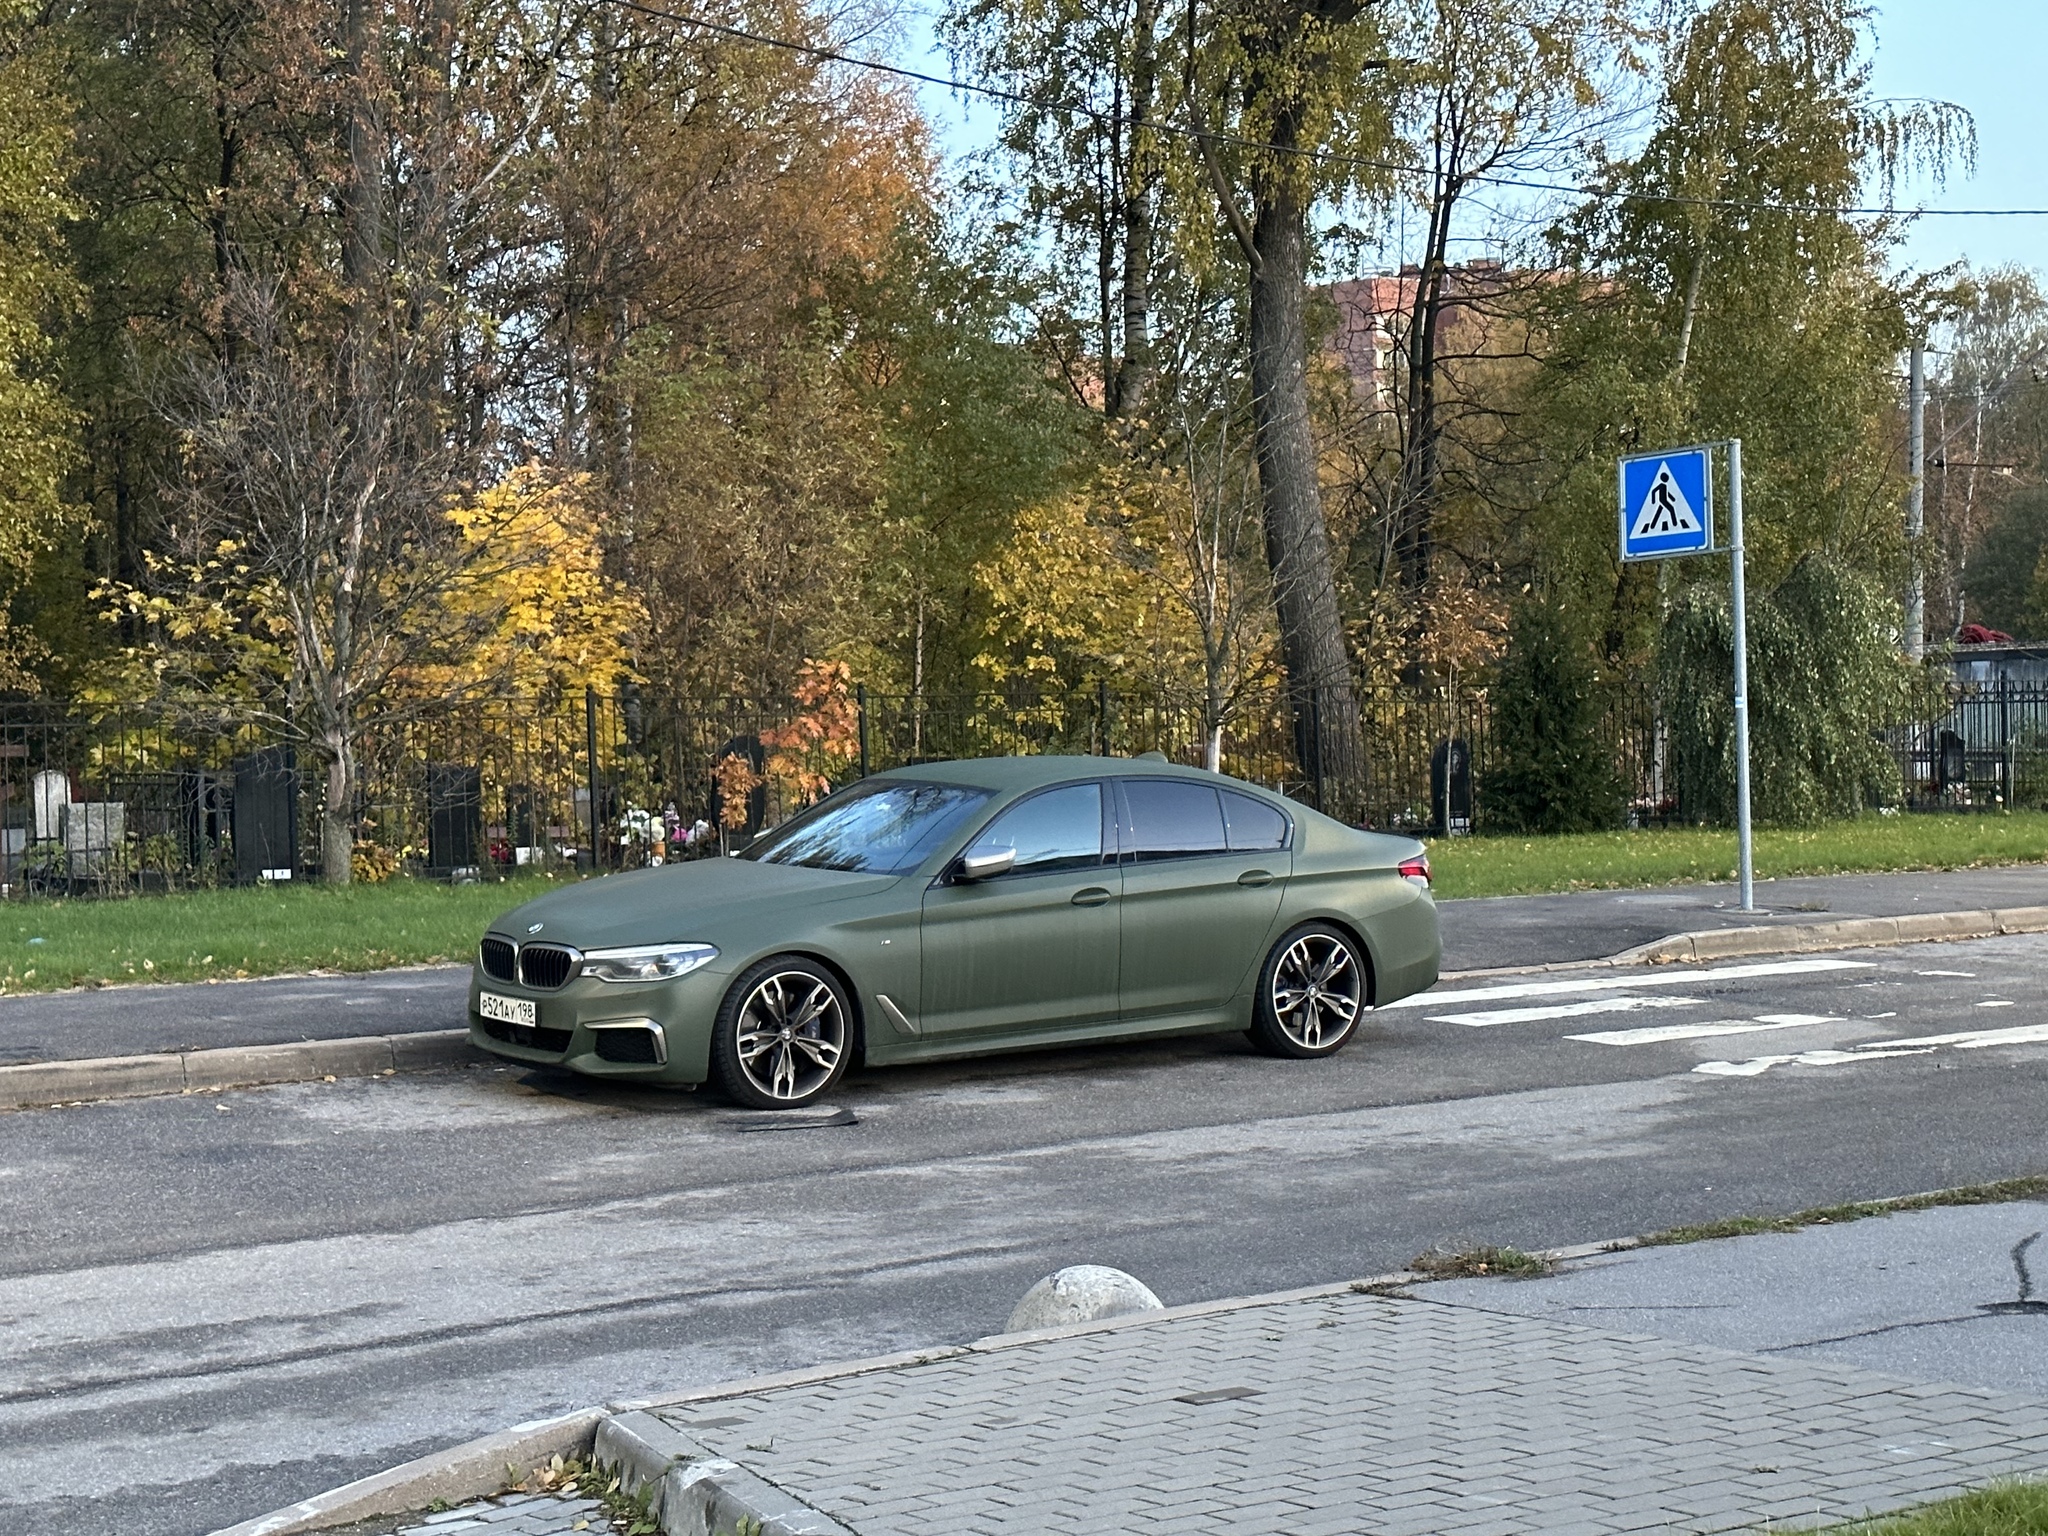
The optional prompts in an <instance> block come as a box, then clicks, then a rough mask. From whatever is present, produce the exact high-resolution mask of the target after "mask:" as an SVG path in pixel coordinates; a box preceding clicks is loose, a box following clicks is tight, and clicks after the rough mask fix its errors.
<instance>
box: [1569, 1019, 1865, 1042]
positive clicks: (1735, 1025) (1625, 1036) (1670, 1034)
mask: <svg viewBox="0 0 2048 1536" xmlns="http://www.w3.org/2000/svg"><path fill="white" fill-rule="evenodd" d="M1841 1022H1842V1021H1841V1020H1840V1019H1838V1018H1837V1017H1835V1016H1834V1015H1833V1014H1829V1013H1762V1014H1758V1015H1757V1016H1756V1017H1755V1018H1753V1019H1710V1020H1703V1021H1701V1022H1700V1023H1697V1024H1659V1025H1652V1026H1650V1027H1648V1028H1644V1029H1610V1030H1606V1031H1603V1032H1602V1033H1599V1034H1592V1035H1566V1036H1565V1039H1567V1040H1584V1041H1587V1042H1589V1043H1590V1044H1593V1045H1662V1044H1664V1043H1665V1042H1666V1041H1668V1040H1708V1039H1712V1038H1713V1037H1714V1036H1716V1035H1747V1034H1754V1033H1756V1032H1757V1031H1759V1030H1765V1029H1803V1028H1805V1027H1807V1026H1808V1025H1813V1024H1839V1023H1841Z"/></svg>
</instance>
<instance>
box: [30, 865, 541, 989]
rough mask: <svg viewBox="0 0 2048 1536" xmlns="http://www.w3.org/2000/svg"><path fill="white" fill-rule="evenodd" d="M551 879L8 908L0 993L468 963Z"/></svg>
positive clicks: (265, 890)
mask: <svg viewBox="0 0 2048 1536" xmlns="http://www.w3.org/2000/svg"><path fill="white" fill-rule="evenodd" d="M552 884H553V882H551V881H549V880H548V879H547V878H546V877H543V876H533V877H523V878H520V879H517V880H508V881H505V882H502V883H486V884H480V885H456V886H449V885H440V884H436V883H432V882H428V881H425V880H393V881H390V882H389V883H388V884H384V885H354V886H346V887H343V888H342V889H339V890H329V889H326V888H324V887H321V886H317V885H307V886H261V887H258V888H256V889H254V890H229V891H195V892H192V893H189V894H184V895H176V896H137V897H132V898H128V899H121V900H107V901H10V902H8V903H6V904H5V905H4V906H0V991H5V992H43V991H49V990H52V989H54V988H58V987H70V986H78V985H81V984H83V985H98V984H101V983H106V982H128V981H202V980H210V979H226V978H230V977H241V976H274V975H277V974H279V973H281V972H288V971H307V970H339V971H374V970H383V969H385V968H387V967H389V966H394V965H422V964H426V963H428V962H430V961H435V960H465V959H467V958H468V957H469V955H470V953H471V951H472V950H473V949H474V948H475V946H476V941H477V938H478V936H479V935H480V934H482V932H483V931H484V927H485V925H486V924H487V923H489V922H490V920H491V919H492V918H494V917H496V916H497V915H498V914H499V913H500V912H503V911H504V910H505V909H506V908H508V907H512V906H517V905H518V904H519V903H520V902H522V901H528V900H531V899H532V898H533V897H535V896H538V895H540V894H541V893H542V892H543V891H545V890H548V889H549V888H550V887H551V885H552Z"/></svg>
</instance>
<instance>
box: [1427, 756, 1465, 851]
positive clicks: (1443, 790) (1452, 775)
mask: <svg viewBox="0 0 2048 1536" xmlns="http://www.w3.org/2000/svg"><path fill="white" fill-rule="evenodd" d="M1429 824H1430V826H1431V827H1432V828H1433V829H1434V830H1435V831H1436V833H1437V834H1438V835H1439V836H1450V837H1461V836H1463V835H1464V834H1465V833H1467V832H1470V831H1471V830H1472V749H1471V748H1470V747H1468V746H1466V745H1465V742H1464V740H1463V738H1461V737H1457V736H1453V737H1452V738H1451V739H1450V740H1449V741H1440V742H1438V743H1437V744H1436V750H1435V751H1434V752H1432V753H1430V755H1429Z"/></svg>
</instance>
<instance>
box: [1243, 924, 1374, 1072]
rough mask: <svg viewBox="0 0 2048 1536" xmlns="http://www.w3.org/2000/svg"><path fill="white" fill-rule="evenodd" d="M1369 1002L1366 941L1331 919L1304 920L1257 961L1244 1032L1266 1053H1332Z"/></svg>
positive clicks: (1299, 1055)
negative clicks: (1254, 988)
mask: <svg viewBox="0 0 2048 1536" xmlns="http://www.w3.org/2000/svg"><path fill="white" fill-rule="evenodd" d="M1371 1006H1372V967H1371V963H1370V961H1369V960H1368V959H1367V958H1366V954H1365V946H1364V945H1362V944H1360V943H1359V942H1358V940H1356V939H1354V938H1353V937H1352V936H1351V935H1350V934H1348V933H1346V932H1345V931H1344V930H1343V929H1341V928H1338V927H1335V926H1333V925H1332V924H1329V923H1303V924H1302V925H1301V926H1300V927H1298V928H1290V929H1288V931H1287V932H1286V933H1283V934H1282V935H1281V936H1280V940H1279V942H1278V943H1276V944H1275V945H1274V946H1273V948H1272V950H1271V951H1270V952H1269V953H1268V954H1267V956H1266V963H1265V964H1264V965H1262V966H1260V967H1259V990H1258V996H1257V997H1256V998H1254V999H1253V1002H1252V1027H1251V1028H1250V1029H1249V1030H1247V1031H1246V1034H1247V1036H1248V1037H1249V1038H1250V1040H1251V1042H1252V1044H1253V1045H1254V1046H1256V1047H1257V1048H1258V1049H1259V1050H1261V1051H1263V1052H1265V1054H1266V1055H1268V1056H1287V1057H1293V1058H1295V1059H1297V1060H1298V1059H1303V1058H1307V1057H1312V1056H1333V1055H1335V1054H1336V1053H1337V1052H1338V1051H1341V1050H1342V1049H1344V1045H1345V1042H1346V1041H1348V1040H1349V1039H1350V1038H1351V1037H1352V1036H1353V1035H1355V1034H1356V1033H1358V1022H1359V1020H1360V1019H1362V1018H1364V1017H1365V1013H1366V1010H1367V1009H1369V1008H1370V1007H1371Z"/></svg>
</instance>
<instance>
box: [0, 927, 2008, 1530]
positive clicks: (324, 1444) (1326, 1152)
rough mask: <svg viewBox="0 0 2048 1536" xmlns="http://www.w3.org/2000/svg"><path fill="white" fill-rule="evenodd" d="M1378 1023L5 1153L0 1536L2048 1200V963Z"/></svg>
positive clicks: (396, 1090)
mask: <svg viewBox="0 0 2048 1536" xmlns="http://www.w3.org/2000/svg"><path fill="white" fill-rule="evenodd" d="M1504 985H1505V988H1506V989H1505V990H1503V987H1504ZM1370 1024H1371V1027H1370V1028H1369V1029H1368V1030H1366V1031H1365V1032H1364V1033H1363V1034H1362V1035H1361V1037H1360V1038H1359V1039H1358V1040H1357V1041H1356V1042H1355V1043H1354V1045H1353V1046H1352V1047H1351V1048H1349V1049H1347V1050H1346V1051H1345V1052H1344V1053H1343V1054H1341V1055H1340V1056H1338V1057H1336V1058H1334V1059H1332V1060H1328V1061H1324V1062H1313V1063H1292V1062H1274V1061H1268V1060H1265V1059H1263V1058H1258V1057H1254V1056H1252V1055H1249V1054H1248V1053H1247V1052H1246V1051H1245V1049H1244V1048H1243V1046H1242V1044H1241V1042H1239V1041H1237V1040H1235V1039H1229V1038H1211V1039H1207V1040H1197V1041H1184V1042H1177V1043H1161V1044H1155V1045H1150V1046H1143V1047H1129V1048H1121V1049H1110V1050H1077V1051H1072V1052H1065V1053H1043V1054H1037V1055H1032V1056H1027V1057H1012V1058H1006V1059H1002V1060H995V1061H983V1062H978V1063H963V1064H956V1065H952V1066H947V1067H943V1068H936V1067H935V1068H917V1069H906V1070H898V1071H893V1072H882V1073H875V1074H871V1075H869V1076H867V1077H865V1078H862V1079H860V1080H857V1081H854V1082H852V1083H850V1084H849V1085H848V1086H847V1087H846V1089H845V1090H844V1092H843V1093H842V1094H841V1095H840V1097H839V1100H838V1102H839V1103H840V1104H841V1105H843V1106H845V1107H848V1108H851V1109H852V1110H854V1111H855V1114H856V1116H857V1121H856V1123H854V1124H851V1125H843V1126H838V1127H832V1128H816V1129H786V1128H785V1129H773V1130H764V1129H762V1128H761V1127H763V1126H764V1125H776V1126H786V1125H787V1124H788V1121H787V1120H786V1119H784V1120H777V1119H775V1118H774V1117H766V1118H764V1117H757V1116H750V1115H744V1114H740V1113H737V1112H735V1111H732V1110H729V1109H727V1108H725V1107H724V1106H723V1105H721V1104H720V1103H719V1102H717V1101H716V1100H714V1099H712V1098H711V1097H709V1096H708V1095H666V1094H655V1093H651V1092H646V1091H632V1090H620V1089H604V1088H599V1087H595V1086H583V1085H578V1084H575V1083H569V1084H560V1083H556V1082H553V1081H550V1080H547V1079H542V1078H534V1077H528V1076H525V1075H522V1074H520V1073H518V1072H516V1071H509V1070H508V1071H498V1070H494V1069H490V1068H480V1069H476V1070H471V1071H466V1072H456V1073H448V1074H436V1075H420V1076H401V1077H396V1078H390V1079H382V1080H376V1081H356V1082H340V1083H333V1084H304V1085H296V1086H291V1087H284V1088H273V1089H263V1090H255V1091H249V1092H243V1093H236V1094H226V1095H220V1096H217V1097H216V1096H200V1095H194V1096H184V1097H177V1098H161V1099H146V1100H130V1101H125V1102H113V1103H106V1104H98V1105H89V1106H85V1107H81V1108H76V1109H62V1110H48V1111H35V1112H23V1113H16V1114H11V1115H4V1116H0V1319H4V1321H5V1325H6V1326H5V1328H4V1330H0V1437H4V1440H5V1443H6V1444H7V1445H8V1447H9V1449H10V1452H11V1457H10V1468H9V1470H10V1474H11V1475H10V1476H9V1478H8V1479H7V1481H6V1484H5V1486H4V1488H0V1530H6V1531H16V1530H19V1531H30V1530H35V1531H53V1532H54V1531H62V1532H64V1533H66V1536H100V1533H105V1536H154V1533H196V1532H204V1531H207V1530H209V1529H212V1528H214V1527H216V1526H219V1525H223V1524H226V1523H229V1522H230V1521H232V1520H235V1519H239V1518H242V1517H245V1516H247V1515H250V1514H254V1513H258V1512H261V1511H262V1510H265V1509H268V1508H272V1507H275V1506H277V1505H280V1504H283V1503H285V1502H288V1501H290V1500H292V1499H296V1498H300V1497H303V1496H305V1495H307V1494H309V1493H312V1492H314V1491H317V1490H319V1489H321V1488H324V1487H329V1486H332V1485H334V1484H336V1483H339V1482H341V1481H344V1480H346V1479H348V1478H351V1477H355V1476H359V1475H362V1474H363V1473H366V1472H368V1471H371V1470H374V1469H378V1468H382V1467H384V1466H388V1465H390V1464H392V1463H394V1462H396V1461H399V1460H402V1459H404V1458H406V1457H409V1456H412V1455H416V1454H420V1453H422V1452H424V1451H427V1450H429V1449H432V1448H435V1447H438V1446H443V1445H447V1444H450V1443H453V1442H455V1441H459V1440H462V1439H465V1438H468V1437H470V1436H472V1435H475V1434H479V1433H483V1432H486V1431H489V1430H492V1429H496V1428H501V1427H503V1426H504V1425H506V1424H508V1423H511V1422H514V1421H518V1420H523V1419H529V1418H535V1417H539V1416H541V1415H544V1414H549V1413H553V1412H557V1411H560V1410H563V1409H567V1408H571V1407H576V1406H579V1405H583V1404H587V1403H591V1402H597V1401H602V1400H605V1399H608V1398H617V1397H622V1396H634V1395H653V1394H658V1393H664V1392H672V1391H676V1390H679V1389H682V1388H684V1387H688V1386H691V1385H696V1384H702V1383H706V1382H711V1381H715V1380H720V1379H726V1378H731V1377H734V1376H739V1375H745V1374H749V1373H753V1372H757V1371H762V1370H769V1369H776V1368H782V1367H787V1366H794V1365H799V1364H807V1363H814V1362H821V1361H828V1360H835V1359H845V1358H848V1357H855V1356H860V1355H864V1354H870V1353H875V1352H880V1351H886V1350H893V1349H899V1348H906V1347H912V1346H916V1345H921V1344H932V1343H944V1342H957V1341H960V1340H964V1339H968V1338H972V1337H975V1336H977V1335H979V1334H982V1333H987V1332H991V1331H994V1330H996V1329H998V1328H1000V1327H1001V1325H1002V1322H1003V1320H1004V1318H1005V1316H1006V1315H1007V1313H1008V1311H1009V1309H1010V1307H1011V1305H1012V1304H1013V1303H1014V1302H1015V1300H1016V1298H1017V1297H1018V1296H1019V1295H1020V1294H1021V1293H1022V1292H1023V1291H1024V1289H1025V1288H1026V1287H1027V1286H1028V1285H1029V1284H1030V1283H1031V1282H1032V1281H1033V1280H1035V1279H1036V1278H1038V1277H1039V1276H1040V1275H1042V1274H1044V1273H1046V1272H1047V1271H1049V1270H1051V1269H1053V1268H1056V1267H1058V1266H1060V1265H1062V1264H1068V1263H1075V1262H1083V1261H1093V1262H1100V1263H1108V1264H1114V1265H1117V1266H1119V1267H1121V1268H1125V1269H1128V1270H1130V1271H1132V1272H1133V1273H1135V1274H1137V1275H1139V1276H1140V1277H1142V1278H1143V1279H1144V1280H1146V1281H1147V1282H1148V1283H1149V1284H1151V1285H1152V1286H1153V1288H1154V1289H1155V1290H1157V1291H1158V1292H1159V1294H1160V1295H1161V1296H1162V1297H1163V1298H1165V1299H1166V1300H1167V1301H1168V1302H1170V1303H1171V1302H1182V1301H1192V1300H1197V1299H1201V1298H1206V1297H1216V1296H1225V1295H1233V1294H1243V1293H1249V1292H1257V1291H1263V1290H1270V1289H1275V1288H1279V1287H1285V1286H1292V1285H1299V1284H1308V1283H1312V1282H1318V1281H1329V1280H1333V1279H1341V1278H1344V1277H1347V1276H1359V1275H1367V1274H1373V1273H1377V1272H1382V1271H1385V1270H1387V1269H1389V1268H1393V1267H1397V1266H1399V1265H1401V1264H1403V1263H1405V1262H1406V1261H1407V1260H1408V1259H1409V1258H1411V1257H1412V1256H1413V1255H1414V1254H1416V1253H1417V1252H1419V1251H1420V1250H1422V1249H1424V1248H1426V1247H1428V1246H1431V1245H1432V1244H1458V1243H1468V1242H1497V1243H1513V1244H1517V1245H1520V1246H1525V1247H1530V1246H1543V1245H1550V1244H1564V1243H1573V1242H1580V1241H1588V1240H1593V1239H1598V1238H1603V1237H1611V1236H1616V1235H1620V1234H1624V1233H1629V1232H1635V1231H1641V1230H1644V1229H1647V1228H1655V1227H1661V1226H1666V1225H1670V1224H1673V1223H1679V1222H1688V1221H1697V1220H1703V1219H1707V1218H1710V1217H1714V1216H1721V1215H1727V1214H1730V1213H1735V1212H1754V1211H1776V1210H1788V1209H1794V1208H1798V1207H1803V1206H1807V1205H1811V1204H1815V1203H1819V1202H1826V1201H1835V1200H1844V1199H1850V1198H1858V1197H1870V1196H1879V1195H1887V1194H1898V1193H1905V1192H1909V1191H1913V1190H1920V1189H1927V1188H1931V1187H1936V1186H1943V1185H1952V1184H1959V1183H1966V1182H1974V1181H1978V1180H1985V1179H1993V1178H2001V1177H2009V1176H2014V1175H2018V1174H2023V1173H2032V1172H2038V1171H2041V1170H2042V1169H2043V1167H2044V1164H2048V1156H2044V1153H2043V1149H2042V1141H2041V1132H2042V1127H2043V1124H2044V1117H2043V1113H2042V1105H2043V1093H2044V1090H2048V937H2026V938H2010V939H2000V940H1984V941H1978V942H1974V943H1967V944H1954V945H1940V946H1935V945H1915V946H1909V947H1903V948H1898V949H1893V950H1888V951H1870V952H1863V953H1858V954H1853V955H1846V956H1828V957H1813V958H1805V959H1790V960H1784V961H1753V962H1744V963H1740V964H1736V965H1731V966H1721V967H1712V968H1677V967H1669V968H1659V969H1656V970H1654V971H1643V972H1630V973H1592V974H1581V975H1579V976H1577V977H1570V976H1565V977H1559V976H1549V977H1540V978H1531V979H1529V980H1528V981H1526V982H1522V983H1514V984H1501V983H1471V984H1465V985H1461V986H1459V987H1457V988H1455V989H1451V990H1447V991H1444V992H1439V993H1436V994H1431V995H1430V996H1429V997H1428V998H1426V999H1421V1000H1417V1002H1416V1005H1415V1006H1404V1007H1397V1008H1393V1009H1389V1010H1386V1011H1384V1012H1382V1013H1379V1014H1376V1015H1374V1016H1373V1017H1372V1019H1371V1021H1370ZM2014 1029H2018V1030H2019V1031H2021V1034H2020V1035H2019V1036H2017V1037H2012V1036H2006V1037H2002V1038H2001V1037H1998V1036H1992V1037H1990V1038H1989V1039H1988V1040H1987V1039H1986V1038H1985V1036H1984V1032H1985V1031H1988V1030H1998V1031H2006V1030H2014ZM1642 1030H1652V1031H1659V1032H1661V1033H1659V1034H1653V1035H1648V1036H1645V1035H1641V1034H1638V1033H1633V1032H1636V1031H1642ZM1586 1036H1594V1037H1599V1038H1592V1039H1588V1038H1584V1037H1586ZM1950 1036H1968V1038H1967V1039H1947V1038H1942V1037H1950ZM1930 1040H1931V1041H1934V1042H1935V1043H1924V1042H1928V1041H1930ZM1906 1041H1919V1042H1923V1043H1918V1044H1900V1043H1899V1042H1906Z"/></svg>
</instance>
